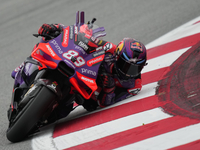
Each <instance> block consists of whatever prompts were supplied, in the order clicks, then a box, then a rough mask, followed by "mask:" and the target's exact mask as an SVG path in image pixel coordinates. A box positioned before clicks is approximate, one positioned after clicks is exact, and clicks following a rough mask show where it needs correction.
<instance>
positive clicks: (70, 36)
mask: <svg viewBox="0 0 200 150" xmlns="http://www.w3.org/2000/svg"><path fill="white" fill-rule="evenodd" d="M73 35H74V33H73V26H70V34H69V38H70V39H71V40H72V39H73Z"/></svg>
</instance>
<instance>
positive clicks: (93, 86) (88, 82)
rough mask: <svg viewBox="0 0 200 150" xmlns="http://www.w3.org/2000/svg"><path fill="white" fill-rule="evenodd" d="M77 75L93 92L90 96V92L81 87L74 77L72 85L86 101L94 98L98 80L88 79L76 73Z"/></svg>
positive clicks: (71, 80)
mask: <svg viewBox="0 0 200 150" xmlns="http://www.w3.org/2000/svg"><path fill="white" fill-rule="evenodd" d="M76 74H77V77H78V78H79V80H81V81H82V82H83V83H85V84H86V85H87V86H88V87H89V88H90V89H91V90H92V92H91V93H90V94H88V92H87V91H86V90H85V89H84V88H83V87H81V86H79V84H78V81H77V80H76V79H75V78H74V77H72V78H71V79H70V80H69V81H70V83H71V84H72V85H73V86H74V88H75V89H76V90H77V91H78V92H79V93H80V94H81V95H82V96H83V97H84V98H85V99H89V98H90V97H91V96H92V94H93V92H94V91H95V90H96V89H97V84H96V80H95V79H92V78H89V77H86V76H84V75H82V74H80V73H79V72H76Z"/></svg>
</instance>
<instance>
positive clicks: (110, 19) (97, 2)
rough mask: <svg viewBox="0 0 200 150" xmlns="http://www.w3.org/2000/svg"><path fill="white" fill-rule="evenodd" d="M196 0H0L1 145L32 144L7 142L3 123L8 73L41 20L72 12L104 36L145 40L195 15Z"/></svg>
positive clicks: (65, 17)
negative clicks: (79, 13)
mask: <svg viewBox="0 0 200 150" xmlns="http://www.w3.org/2000/svg"><path fill="white" fill-rule="evenodd" d="M199 8H200V1H199V0H190V1H188V0H167V1H166V0H151V1H147V0H125V1H122V0H109V1H108V0H92V1H91V0H84V1H83V0H82V1H81V0H57V1H56V0H42V1H41V0H34V1H33V0H9V1H8V0H0V70H1V74H0V87H1V92H0V149H1V150H4V149H6V150H11V149H13V148H14V149H15V150H25V149H31V144H30V143H31V139H27V140H25V141H23V142H20V143H16V144H11V143H10V142H9V141H7V139H6V136H5V133H6V130H7V127H8V121H7V109H8V107H9V103H10V99H11V94H12V86H13V81H14V80H13V79H12V78H11V76H10V75H11V72H12V70H13V69H15V68H16V67H17V66H19V65H20V64H21V63H22V62H23V61H24V60H25V58H26V57H27V56H29V55H30V52H31V50H32V49H33V46H34V45H35V44H36V43H37V42H38V41H39V39H37V38H35V37H33V36H32V34H34V33H37V31H38V29H39V27H40V26H41V25H42V24H43V23H49V24H50V23H62V24H64V25H72V24H74V23H75V13H76V12H77V11H84V12H85V21H86V22H87V21H89V20H92V18H94V17H95V18H97V21H96V24H97V25H99V26H104V27H105V29H106V33H107V36H106V38H105V40H108V41H110V42H113V43H114V44H117V43H118V42H119V41H121V40H122V39H123V38H124V37H132V38H135V39H138V40H140V41H141V42H143V43H144V44H145V45H146V44H148V43H150V42H151V41H153V40H155V39H157V38H159V37H160V36H162V35H164V34H165V33H167V32H169V31H171V30H172V29H174V28H176V27H178V26H180V25H182V24H184V23H186V22H188V21H190V20H192V19H194V18H196V17H198V16H199V15H200V9H199Z"/></svg>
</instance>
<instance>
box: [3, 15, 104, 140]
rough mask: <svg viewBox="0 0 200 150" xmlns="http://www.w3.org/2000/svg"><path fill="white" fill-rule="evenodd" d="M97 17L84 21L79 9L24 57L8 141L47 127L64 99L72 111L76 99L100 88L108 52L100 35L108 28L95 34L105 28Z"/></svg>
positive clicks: (16, 77) (79, 99)
mask: <svg viewBox="0 0 200 150" xmlns="http://www.w3.org/2000/svg"><path fill="white" fill-rule="evenodd" d="M79 16H80V20H79ZM95 21H96V19H95V18H94V19H93V20H92V21H91V22H88V23H87V24H85V23H84V12H80V14H79V12H77V13H76V23H75V24H74V25H71V26H65V27H64V29H63V31H62V33H61V34H59V35H58V36H57V37H56V38H53V39H51V40H49V41H48V42H46V43H39V44H38V46H37V48H35V49H34V50H33V51H32V53H31V56H30V57H28V58H27V59H26V60H25V61H24V65H23V67H22V68H21V69H20V70H19V71H18V72H17V74H16V75H15V82H14V88H13V93H12V99H11V104H10V108H9V109H8V120H9V127H8V129H7V132H6V135H7V139H8V140H9V141H11V142H19V141H21V140H23V139H24V138H26V137H27V136H29V135H32V134H33V133H36V132H37V131H38V130H39V129H40V128H41V127H44V126H45V121H46V120H47V119H48V118H49V116H50V115H51V113H52V112H53V111H54V110H55V108H56V107H58V105H59V104H60V103H61V102H62V101H65V105H67V106H68V109H69V110H68V111H69V112H70V111H71V110H73V103H74V102H76V103H78V104H83V102H84V101H83V100H87V99H90V97H91V96H92V94H93V93H94V91H95V90H96V89H97V83H96V79H97V76H98V69H99V67H100V64H101V62H102V61H103V60H104V56H105V50H104V48H103V46H102V45H101V44H100V43H102V40H100V39H99V38H97V37H100V36H105V32H104V33H102V32H101V34H96V36H94V33H97V32H99V31H104V28H103V27H101V28H100V27H99V28H96V29H95V28H94V27H93V25H94V24H93V23H94V22H95ZM34 36H36V37H38V36H41V35H37V34H35V35H34ZM43 36H44V37H45V35H43ZM48 36H49V35H46V37H48ZM88 43H89V44H90V46H89V44H88ZM95 43H96V45H98V46H95ZM88 50H90V51H94V52H92V53H88V52H87V51H88Z"/></svg>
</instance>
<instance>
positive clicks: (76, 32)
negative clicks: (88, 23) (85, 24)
mask: <svg viewBox="0 0 200 150" xmlns="http://www.w3.org/2000/svg"><path fill="white" fill-rule="evenodd" d="M74 34H78V27H77V26H74Z"/></svg>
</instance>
